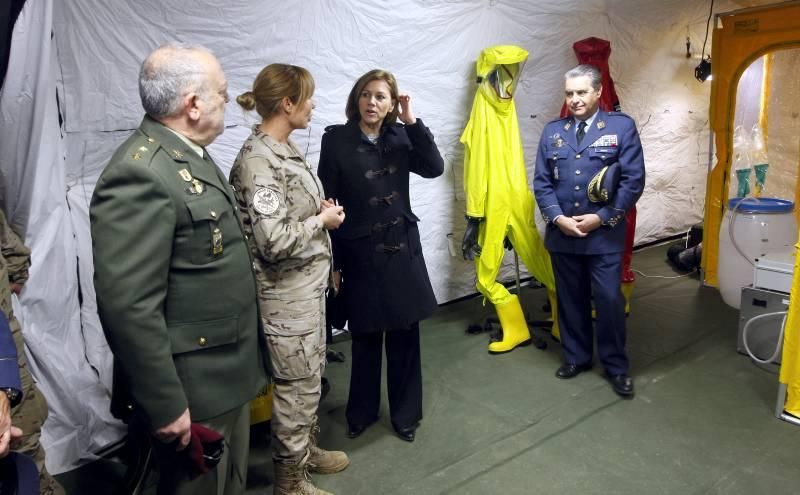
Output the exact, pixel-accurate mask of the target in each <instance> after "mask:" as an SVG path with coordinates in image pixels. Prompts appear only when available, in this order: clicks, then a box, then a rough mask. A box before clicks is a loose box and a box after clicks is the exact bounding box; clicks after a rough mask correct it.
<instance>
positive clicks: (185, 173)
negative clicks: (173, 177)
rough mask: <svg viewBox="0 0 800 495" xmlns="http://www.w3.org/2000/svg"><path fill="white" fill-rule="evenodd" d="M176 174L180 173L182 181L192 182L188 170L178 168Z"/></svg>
mask: <svg viewBox="0 0 800 495" xmlns="http://www.w3.org/2000/svg"><path fill="white" fill-rule="evenodd" d="M178 175H180V176H181V179H183V180H184V181H186V182H192V174H191V173H189V171H188V170H186V169H185V168H182V169H180V170H178Z"/></svg>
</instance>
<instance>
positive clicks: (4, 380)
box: [0, 311, 22, 407]
mask: <svg viewBox="0 0 800 495" xmlns="http://www.w3.org/2000/svg"><path fill="white" fill-rule="evenodd" d="M0 388H13V389H14V390H18V391H19V392H20V393H21V392H22V384H21V383H20V381H19V365H18V364H17V348H16V347H15V346H14V338H13V337H12V336H11V328H10V327H9V326H8V319H7V318H6V315H5V313H3V312H2V311H0ZM0 393H2V392H0ZM15 405H16V404H11V406H12V407H13V406H15Z"/></svg>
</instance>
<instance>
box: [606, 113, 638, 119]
mask: <svg viewBox="0 0 800 495" xmlns="http://www.w3.org/2000/svg"><path fill="white" fill-rule="evenodd" d="M606 113H608V115H611V116H613V117H626V118H628V119H631V120H633V117H631V116H630V115H628V114H627V113H625V112H606Z"/></svg>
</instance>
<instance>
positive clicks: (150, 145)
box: [128, 136, 160, 162]
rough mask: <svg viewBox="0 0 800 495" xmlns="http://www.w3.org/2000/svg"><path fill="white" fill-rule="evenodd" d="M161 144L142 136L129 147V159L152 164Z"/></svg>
mask: <svg viewBox="0 0 800 495" xmlns="http://www.w3.org/2000/svg"><path fill="white" fill-rule="evenodd" d="M159 147H160V144H159V143H158V142H157V141H156V140H155V139H153V138H151V137H146V136H141V137H140V138H138V139H136V140H134V141H132V142H131V144H130V146H129V147H128V155H129V158H130V159H132V160H135V161H139V160H141V161H145V162H150V160H151V159H152V157H153V155H154V154H155V152H156V150H158V148H159Z"/></svg>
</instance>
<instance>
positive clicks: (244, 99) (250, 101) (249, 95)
mask: <svg viewBox="0 0 800 495" xmlns="http://www.w3.org/2000/svg"><path fill="white" fill-rule="evenodd" d="M236 103H238V104H239V106H240V107H242V108H244V109H245V110H248V111H249V110H252V109H254V108H255V107H256V96H255V95H254V94H253V92H252V91H246V92H244V93H242V94H240V95H239V96H237V97H236Z"/></svg>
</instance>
